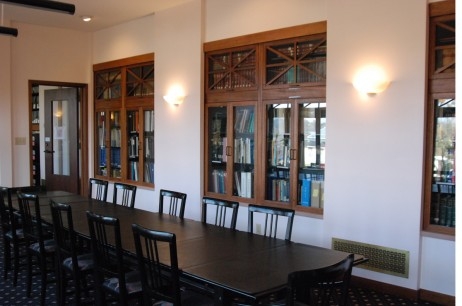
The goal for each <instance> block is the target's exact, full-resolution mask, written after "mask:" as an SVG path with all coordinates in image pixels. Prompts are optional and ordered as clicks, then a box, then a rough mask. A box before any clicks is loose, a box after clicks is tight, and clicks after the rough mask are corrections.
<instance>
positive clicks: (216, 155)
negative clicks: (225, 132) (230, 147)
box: [210, 137, 228, 163]
mask: <svg viewBox="0 0 462 306" xmlns="http://www.w3.org/2000/svg"><path fill="white" fill-rule="evenodd" d="M227 141H228V138H227V137H220V138H217V139H214V140H212V144H211V146H210V151H211V152H210V153H211V161H212V163H226V162H227V161H228V156H227V155H226V143H227Z"/></svg>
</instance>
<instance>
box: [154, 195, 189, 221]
mask: <svg viewBox="0 0 462 306" xmlns="http://www.w3.org/2000/svg"><path fill="white" fill-rule="evenodd" d="M164 204H165V206H167V205H168V214H169V215H172V216H177V217H180V218H181V219H183V218H184V210H185V206H186V193H182V192H178V191H172V190H166V189H161V190H160V193H159V213H161V214H162V213H164Z"/></svg>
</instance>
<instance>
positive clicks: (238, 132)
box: [233, 106, 255, 198]
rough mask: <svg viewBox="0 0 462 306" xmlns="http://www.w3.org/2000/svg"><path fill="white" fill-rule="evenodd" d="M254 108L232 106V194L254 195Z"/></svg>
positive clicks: (245, 196) (246, 196) (241, 195)
mask: <svg viewBox="0 0 462 306" xmlns="http://www.w3.org/2000/svg"><path fill="white" fill-rule="evenodd" d="M254 125H255V108H254V107H253V106H240V107H234V165H233V167H234V169H233V173H234V177H233V182H234V184H233V195H235V196H240V197H244V198H252V197H253V195H254V172H255V171H254V169H255V159H254V151H255V148H254V144H255V141H254V133H255V128H254Z"/></svg>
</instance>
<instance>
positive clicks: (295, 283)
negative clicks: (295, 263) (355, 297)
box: [286, 254, 354, 306]
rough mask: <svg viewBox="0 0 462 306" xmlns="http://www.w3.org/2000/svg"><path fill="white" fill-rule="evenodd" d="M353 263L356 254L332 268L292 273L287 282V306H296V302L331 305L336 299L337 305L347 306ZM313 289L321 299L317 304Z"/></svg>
mask: <svg viewBox="0 0 462 306" xmlns="http://www.w3.org/2000/svg"><path fill="white" fill-rule="evenodd" d="M353 262H354V254H350V255H348V256H347V257H346V258H345V259H344V260H342V261H341V262H339V263H338V264H335V265H333V266H330V267H325V268H320V269H315V270H304V271H295V272H292V273H290V274H289V276H288V280H287V296H286V305H289V306H290V305H295V302H296V301H302V302H304V303H307V304H309V305H318V304H322V305H331V304H330V303H329V302H330V301H329V299H331V298H333V299H335V305H347V299H348V288H349V286H350V279H351V270H352V268H353ZM339 288H340V289H341V290H340V298H338V296H337V293H336V292H337V291H336V289H339ZM312 289H317V293H316V297H317V298H318V299H320V301H318V303H316V304H315V303H313V301H312V300H313V299H314V298H315V296H314V295H313V294H312V292H311V291H312ZM310 302H311V303H310ZM320 302H321V303H320ZM297 305H298V304H297Z"/></svg>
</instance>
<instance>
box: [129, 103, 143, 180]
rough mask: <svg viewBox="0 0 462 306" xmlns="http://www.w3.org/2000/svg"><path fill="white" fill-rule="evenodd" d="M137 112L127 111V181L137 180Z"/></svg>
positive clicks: (138, 134) (138, 136) (138, 139)
mask: <svg viewBox="0 0 462 306" xmlns="http://www.w3.org/2000/svg"><path fill="white" fill-rule="evenodd" d="M139 120H140V119H139V112H138V110H129V111H127V124H126V126H127V138H128V145H127V156H128V161H127V164H126V165H127V179H129V180H132V181H138V180H139V154H138V152H139V144H140V130H139Z"/></svg>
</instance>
